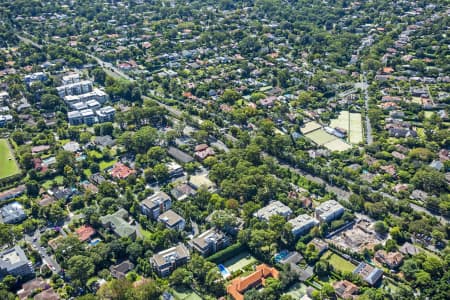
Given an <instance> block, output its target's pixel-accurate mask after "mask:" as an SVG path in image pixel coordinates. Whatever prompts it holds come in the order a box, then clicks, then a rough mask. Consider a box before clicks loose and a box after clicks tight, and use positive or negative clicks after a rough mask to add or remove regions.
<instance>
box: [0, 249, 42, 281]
mask: <svg viewBox="0 0 450 300" xmlns="http://www.w3.org/2000/svg"><path fill="white" fill-rule="evenodd" d="M32 274H34V270H33V264H32V263H31V262H30V261H29V260H28V258H27V257H26V255H25V252H23V250H22V248H20V246H17V245H16V246H15V247H13V248H10V249H7V250H4V251H2V252H0V278H3V277H5V276H6V275H12V276H22V277H25V276H27V275H32Z"/></svg>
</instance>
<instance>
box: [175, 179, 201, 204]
mask: <svg viewBox="0 0 450 300" xmlns="http://www.w3.org/2000/svg"><path fill="white" fill-rule="evenodd" d="M196 193H197V192H196V191H195V190H194V189H193V188H192V187H191V186H190V185H188V184H186V183H182V184H180V185H177V186H176V187H174V188H173V189H172V190H171V191H170V194H171V195H172V197H174V198H175V199H176V200H178V201H182V200H185V199H186V198H188V197H190V196H193V195H195V194H196Z"/></svg>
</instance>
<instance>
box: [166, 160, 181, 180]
mask: <svg viewBox="0 0 450 300" xmlns="http://www.w3.org/2000/svg"><path fill="white" fill-rule="evenodd" d="M166 167H167V171H168V173H169V177H170V178H177V177H181V176H183V175H184V172H183V167H182V166H180V165H179V164H177V163H176V162H173V161H171V162H169V163H167V164H166Z"/></svg>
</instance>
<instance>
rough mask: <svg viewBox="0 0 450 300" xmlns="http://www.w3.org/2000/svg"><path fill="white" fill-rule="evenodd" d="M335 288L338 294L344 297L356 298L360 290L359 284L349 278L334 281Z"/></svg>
mask: <svg viewBox="0 0 450 300" xmlns="http://www.w3.org/2000/svg"><path fill="white" fill-rule="evenodd" d="M333 288H334V291H335V292H336V295H338V297H340V298H342V299H356V298H357V296H356V294H358V292H359V288H358V286H357V285H356V284H354V283H352V282H350V281H348V280H341V281H336V282H333Z"/></svg>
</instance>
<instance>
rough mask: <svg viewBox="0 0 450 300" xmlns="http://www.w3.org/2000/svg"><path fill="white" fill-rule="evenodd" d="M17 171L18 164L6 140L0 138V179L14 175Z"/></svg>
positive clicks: (18, 170)
mask: <svg viewBox="0 0 450 300" xmlns="http://www.w3.org/2000/svg"><path fill="white" fill-rule="evenodd" d="M19 172H20V169H19V166H18V165H17V163H16V159H15V158H14V153H13V152H12V150H11V148H10V147H9V143H8V141H7V140H5V139H0V179H2V178H6V177H10V176H13V175H16V174H18V173H19Z"/></svg>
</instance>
